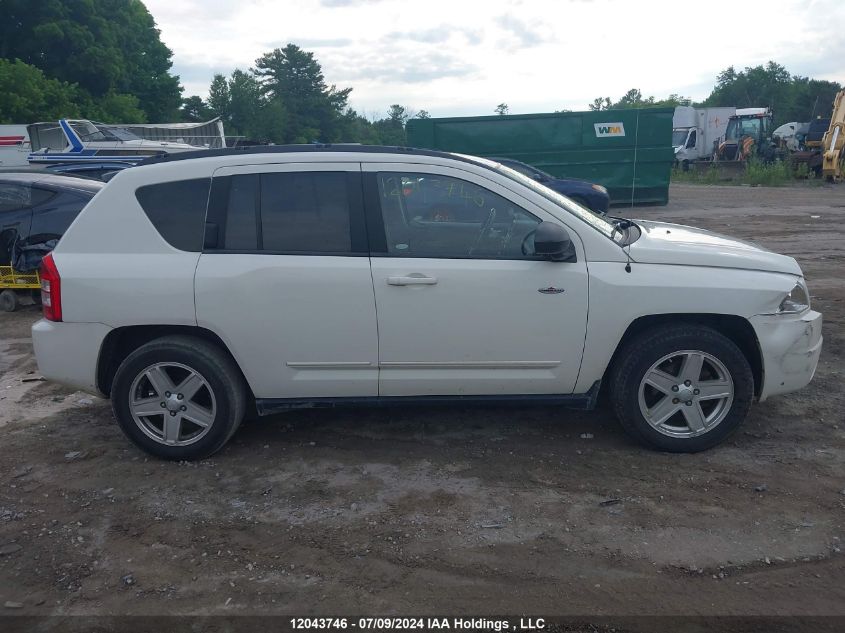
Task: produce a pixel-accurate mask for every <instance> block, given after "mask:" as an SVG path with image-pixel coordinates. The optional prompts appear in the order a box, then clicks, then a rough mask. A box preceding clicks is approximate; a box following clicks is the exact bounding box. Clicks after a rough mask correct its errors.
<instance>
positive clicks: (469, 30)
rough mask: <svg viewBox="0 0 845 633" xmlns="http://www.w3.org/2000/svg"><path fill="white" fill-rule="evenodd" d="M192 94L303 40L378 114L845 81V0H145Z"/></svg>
mask: <svg viewBox="0 0 845 633" xmlns="http://www.w3.org/2000/svg"><path fill="white" fill-rule="evenodd" d="M144 2H145V4H146V6H147V8H148V9H149V11H150V13H152V15H153V17H154V18H155V21H156V23H157V25H158V28H159V29H160V30H161V37H162V40H163V41H164V43H165V44H167V45H168V46H169V47H170V48H171V49H172V50H173V53H174V55H173V72H174V73H175V74H178V75H179V76H180V77H181V80H182V84H183V85H184V86H185V93H184V95H185V96H186V97H187V96H190V95H195V94H196V95H200V96H202V97H205V96H207V93H208V85H209V83H210V82H211V79H212V77H213V75H214V74H215V73H223V74H226V75H228V74H229V73H231V72H232V71H233V70H234V69H235V68H241V69H243V70H246V69H248V68H250V67H251V66H253V65H254V63H255V60H256V59H257V58H258V57H260V56H261V55H262V54H263V53H265V52H268V51H270V50H272V49H274V48H280V47H283V46H285V45H286V44H287V43H289V42H292V43H294V44H297V45H298V46H300V47H301V48H303V49H305V50H307V51H311V52H313V53H314V54H315V57H316V58H317V60H318V61H319V62H320V64H321V65H322V68H323V73H324V75H325V78H326V82H327V83H328V84H335V85H337V86H338V87H339V88H346V87H352V88H353V90H352V94H351V95H350V100H349V102H350V105H351V106H352V107H354V108H355V109H356V110H357V111H358V112H359V113H361V114H364V115H366V116H368V117H371V118H379V117H381V116H383V115H384V114H385V113H386V111H387V108H388V107H389V106H390V105H391V104H393V103H398V104H401V105H404V106H406V107H408V108H409V109H410V110H411V111H412V112H416V111H419V110H423V109H424V110H427V111H428V112H429V113H430V114H431V115H432V116H435V117H437V116H464V115H483V114H493V110H494V108H495V107H496V105H497V104H499V103H507V104H508V106H509V108H510V113H511V114H522V113H528V112H551V111H555V110H563V109H569V110H586V109H587V104H588V103H590V102H591V101H592V100H593V99H595V98H596V97H606V96H607V97H611V98H612V99H613V100H617V99H619V97H621V96H622V95H623V94H625V92H627V91H628V90H629V89H630V88H639V89H640V90H641V91H642V93H643V95H644V96H649V95H654V96H655V97H657V98H662V97H666V96H668V95H669V94H671V93H676V94H680V95H682V96H685V97H690V98H692V99H693V100H701V99H703V98H705V97H706V96H707V95H708V94H709V93H710V90H711V89H712V87H713V84H714V83H715V81H716V75H717V74H718V73H719V72H720V71H721V70H723V69H725V68H727V67H728V66H731V65H733V66H734V67H736V68H737V69H741V68H744V67H746V66H756V65H758V64H764V63H766V62H767V61H768V60H774V61H776V62H778V63H780V64H783V65H784V66H786V68H787V69H788V70H789V71H790V72H791V73H793V74H798V75H803V76H810V77H813V78H816V79H828V80H832V81H838V82H840V83H845V38H843V37H842V33H843V32H845V0H809V1H808V0H803V1H801V0H797V1H793V0H769V1H768V2H761V1H757V0H706V1H704V2H702V1H699V2H691V1H688V0H675V1H671V0H483V1H480V0H472V1H469V0H417V1H416V2H410V1H408V0H405V1H403V0H240V1H230V0H144Z"/></svg>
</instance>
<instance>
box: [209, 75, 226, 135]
mask: <svg viewBox="0 0 845 633" xmlns="http://www.w3.org/2000/svg"><path fill="white" fill-rule="evenodd" d="M207 103H208V108H209V110H211V112H213V113H214V115H215V116H219V117H220V118H221V119H223V123H229V122H230V121H229V117H230V111H231V98H230V97H229V82H228V81H227V80H226V77H225V76H224V75H221V74H219V73H218V74H216V75H214V78H213V79H212V80H211V85H210V86H209V87H208V100H207Z"/></svg>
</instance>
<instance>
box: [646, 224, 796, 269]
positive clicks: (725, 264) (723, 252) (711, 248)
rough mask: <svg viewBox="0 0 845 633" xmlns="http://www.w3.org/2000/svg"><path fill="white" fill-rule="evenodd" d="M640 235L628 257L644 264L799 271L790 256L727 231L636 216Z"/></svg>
mask: <svg viewBox="0 0 845 633" xmlns="http://www.w3.org/2000/svg"><path fill="white" fill-rule="evenodd" d="M636 222H637V226H639V227H640V230H641V231H642V235H641V236H640V238H639V239H638V240H637V241H636V242H634V243H633V244H631V247H630V253H631V258H632V259H633V260H634V261H635V262H642V263H646V264H677V265H683V266H712V267H717V268H742V269H745V270H765V271H770V272H775V273H789V274H793V275H801V268H800V267H799V266H798V262H796V261H795V260H794V259H793V258H792V257H789V256H787V255H779V254H778V253H773V252H771V251H767V250H766V249H764V248H762V247H760V246H757V245H756V244H753V243H752V242H744V241H742V240H738V239H736V238H733V237H728V236H727V235H720V234H719V233H713V232H711V231H705V230H704V229H697V228H695V227H692V226H683V225H680V224H669V223H666V222H649V221H645V220H637V221H636Z"/></svg>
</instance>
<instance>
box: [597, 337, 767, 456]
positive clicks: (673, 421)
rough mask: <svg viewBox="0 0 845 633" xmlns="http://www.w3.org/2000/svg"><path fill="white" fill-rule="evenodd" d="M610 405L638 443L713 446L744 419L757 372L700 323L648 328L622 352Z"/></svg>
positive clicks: (681, 448)
mask: <svg viewBox="0 0 845 633" xmlns="http://www.w3.org/2000/svg"><path fill="white" fill-rule="evenodd" d="M610 387H611V398H612V401H613V407H614V410H615V412H616V415H617V417H618V418H619V420H620V422H621V423H622V426H623V427H624V428H625V430H626V431H627V432H628V433H629V435H631V436H632V437H634V438H635V439H637V440H638V441H640V442H643V443H645V444H647V445H649V446H652V447H654V448H659V449H662V450H667V451H672V452H685V453H693V452H697V451H702V450H705V449H708V448H710V447H712V446H715V445H716V444H718V443H719V442H721V441H723V440H724V439H725V438H726V437H728V436H729V435H730V434H731V433H732V432H733V431H735V430H736V428H737V427H738V426H739V425H740V424H741V423H742V421H743V420H744V419H745V417H746V415H747V413H748V410H749V408H750V406H751V401H752V398H753V396H754V377H753V375H752V373H751V368H750V366H749V364H748V360H747V359H746V358H745V356H744V355H743V353H742V351H741V350H740V349H739V348H738V347H737V346H736V345H735V344H734V343H733V342H732V341H731V340H730V339H728V338H727V337H725V336H723V335H722V334H720V333H718V332H717V331H715V330H713V329H712V328H709V327H705V326H694V325H690V326H675V327H669V328H660V329H654V330H649V331H647V332H645V333H643V334H641V335H640V336H638V337H637V338H636V339H635V340H633V341H632V342H631V343H629V344H628V345H626V347H625V348H624V349H623V350H622V351H621V352H620V356H619V360H618V362H617V363H616V366H615V367H614V370H613V372H612V374H611V382H610Z"/></svg>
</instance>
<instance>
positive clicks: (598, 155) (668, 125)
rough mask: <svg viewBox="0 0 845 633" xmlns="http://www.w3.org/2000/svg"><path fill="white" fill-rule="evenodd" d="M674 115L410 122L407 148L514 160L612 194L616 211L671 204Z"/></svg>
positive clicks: (662, 111) (654, 111) (664, 111)
mask: <svg viewBox="0 0 845 633" xmlns="http://www.w3.org/2000/svg"><path fill="white" fill-rule="evenodd" d="M673 114H674V108H642V109H636V110H602V111H599V112H555V113H553V114H519V115H506V116H480V117H453V118H442V119H412V120H410V121H408V126H407V133H408V145H410V146H411V147H420V148H427V149H437V150H442V151H448V152H459V153H462V154H473V155H476V156H501V157H503V158H514V159H516V160H521V161H522V162H524V163H528V164H529V165H534V166H535V167H538V168H539V169H542V170H543V171H546V172H548V173H550V174H552V175H553V176H558V177H560V178H579V179H582V180H588V181H590V182H594V183H598V184H600V185H604V186H605V187H607V190H608V193H609V194H610V202H611V204H614V205H623V204H626V205H632V204H666V202H667V201H668V199H669V176H670V173H671V170H672V162H673V160H674V152H673V150H672V115H673Z"/></svg>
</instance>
